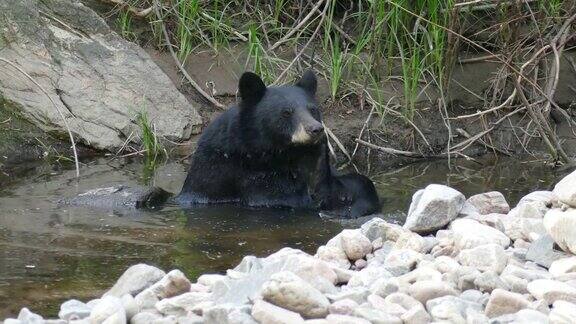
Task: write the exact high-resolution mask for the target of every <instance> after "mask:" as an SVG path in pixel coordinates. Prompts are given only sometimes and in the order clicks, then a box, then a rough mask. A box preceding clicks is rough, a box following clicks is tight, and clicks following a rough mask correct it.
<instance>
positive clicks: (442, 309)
mask: <svg viewBox="0 0 576 324" xmlns="http://www.w3.org/2000/svg"><path fill="white" fill-rule="evenodd" d="M468 308H470V309H473V310H476V311H479V312H480V311H482V305H481V304H478V303H474V302H471V301H468V300H465V299H462V298H459V297H456V296H443V297H439V298H435V299H431V300H429V301H428V302H427V303H426V309H427V310H428V313H430V315H431V316H432V319H434V320H435V321H449V322H453V323H466V310H467V309H468Z"/></svg>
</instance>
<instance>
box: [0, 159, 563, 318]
mask: <svg viewBox="0 0 576 324" xmlns="http://www.w3.org/2000/svg"><path fill="white" fill-rule="evenodd" d="M481 163H482V164H478V163H474V162H469V161H464V160H462V161H457V162H456V163H455V164H454V165H453V166H452V168H451V169H448V167H447V164H446V161H434V162H427V163H419V164H412V165H408V166H406V167H404V168H400V169H396V170H392V171H387V172H382V173H381V174H377V175H374V179H375V181H376V182H377V189H378V191H379V193H380V196H381V197H382V200H383V202H384V207H383V213H384V217H386V218H387V219H388V220H390V221H395V222H402V221H403V219H404V217H405V211H406V210H407V208H408V205H409V203H410V199H411V196H412V194H413V193H414V191H415V190H417V189H419V188H422V187H424V186H426V185H427V184H430V183H444V184H449V185H451V186H453V187H455V188H457V189H459V190H461V191H462V192H463V193H465V194H466V195H471V194H475V193H479V192H484V191H488V190H499V191H501V192H503V193H504V195H505V196H506V197H507V198H508V199H509V200H510V202H511V203H515V202H516V201H517V200H518V199H519V198H520V197H521V196H522V195H524V194H526V193H527V192H529V191H533V190H537V189H540V190H542V189H548V188H550V187H551V185H552V184H553V183H554V182H555V181H556V179H557V177H558V175H557V174H555V172H553V170H551V169H548V168H547V167H543V166H542V165H541V164H540V163H530V162H526V163H522V162H518V161H515V160H511V159H508V160H505V161H494V160H488V159H487V160H483V161H481ZM144 167H145V166H144V165H143V164H142V163H139V162H135V161H131V160H115V161H111V162H110V161H109V160H106V159H100V160H96V161H92V162H90V163H89V164H88V165H87V166H85V167H83V168H82V178H81V179H80V181H77V180H76V179H74V171H72V170H67V169H62V168H60V167H58V166H53V165H45V164H35V165H31V166H27V167H24V170H26V172H23V173H20V174H19V175H18V177H16V178H10V179H11V180H10V182H8V183H5V184H3V185H0V206H1V208H0V318H5V317H6V316H9V315H14V314H15V313H16V312H17V311H18V310H19V309H20V308H21V307H22V306H24V305H29V306H31V308H32V310H33V311H37V312H41V313H42V314H45V315H51V316H55V315H56V314H57V312H58V305H59V304H60V303H61V302H62V301H64V300H66V299H70V298H79V299H84V300H88V299H91V298H94V297H95V296H98V295H99V294H101V292H102V291H103V290H105V289H107V288H109V287H110V286H111V285H112V284H113V282H114V281H115V280H116V279H117V277H118V276H119V274H120V273H121V272H122V271H124V270H125V269H126V268H127V267H128V266H129V265H132V264H134V263H137V262H146V263H150V264H154V265H157V266H159V267H161V268H163V269H166V270H168V269H173V268H179V269H181V270H183V271H184V272H185V273H186V274H187V275H188V276H189V277H190V278H195V277H196V276H197V275H198V274H200V273H204V272H218V271H224V270H225V269H228V268H230V267H233V266H234V265H235V264H236V263H238V262H239V261H240V259H241V258H242V256H243V255H247V254H255V255H266V254H268V253H270V252H273V251H275V250H277V249H279V248H281V247H284V246H291V247H296V248H301V249H303V250H305V251H308V252H314V251H315V249H316V248H317V246H318V245H319V244H322V243H324V242H325V241H326V240H327V239H329V238H330V237H332V236H333V235H334V234H335V233H337V232H339V231H340V230H341V229H342V227H343V226H351V225H353V223H349V222H344V223H339V222H335V221H330V220H323V219H321V218H319V217H318V216H317V215H316V213H314V212H310V211H301V210H285V209H268V210H257V209H249V208H237V207H231V206H218V207H211V208H200V209H187V210H184V209H181V208H179V207H177V206H169V207H167V208H164V209H162V210H159V211H154V212H149V211H148V212H147V211H132V212H123V213H118V212H109V211H102V210H90V209H78V208H61V207H58V206H57V205H56V204H55V203H54V201H56V200H57V199H59V198H61V197H65V196H71V195H75V194H77V193H80V192H84V191H86V190H88V189H93V188H97V187H103V186H109V185H117V184H127V185H133V184H138V183H140V184H141V183H142V182H148V181H150V182H151V183H154V184H155V185H157V186H161V187H162V188H164V189H166V190H168V191H172V192H177V191H178V190H179V189H180V186H181V184H182V182H183V181H184V178H185V173H186V167H185V166H183V165H181V164H178V163H168V164H164V165H161V166H159V167H158V168H157V169H156V171H155V172H154V173H150V174H145V175H144V176H143V174H142V170H143V168H144Z"/></svg>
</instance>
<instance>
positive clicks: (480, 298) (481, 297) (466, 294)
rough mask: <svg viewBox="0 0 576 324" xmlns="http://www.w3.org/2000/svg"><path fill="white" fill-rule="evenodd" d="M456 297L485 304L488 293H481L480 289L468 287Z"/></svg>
mask: <svg viewBox="0 0 576 324" xmlns="http://www.w3.org/2000/svg"><path fill="white" fill-rule="evenodd" d="M458 297H460V298H462V299H465V300H468V301H471V302H474V303H478V304H482V305H486V303H488V298H489V297H490V296H489V295H488V294H484V293H482V292H481V291H480V290H476V289H468V290H464V291H463V292H462V293H461V294H460V296H458Z"/></svg>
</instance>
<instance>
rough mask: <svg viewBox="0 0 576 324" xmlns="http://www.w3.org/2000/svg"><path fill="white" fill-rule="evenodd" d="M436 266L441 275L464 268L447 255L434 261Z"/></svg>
mask: <svg viewBox="0 0 576 324" xmlns="http://www.w3.org/2000/svg"><path fill="white" fill-rule="evenodd" d="M434 266H435V267H436V269H437V270H438V271H439V272H440V273H447V272H455V271H457V270H458V269H459V268H460V267H462V265H461V264H460V263H458V261H456V260H454V259H453V258H451V257H449V256H445V255H441V256H439V257H437V258H436V259H434Z"/></svg>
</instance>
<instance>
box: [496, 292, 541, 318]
mask: <svg viewBox="0 0 576 324" xmlns="http://www.w3.org/2000/svg"><path fill="white" fill-rule="evenodd" d="M529 305H530V302H529V301H528V299H526V297H524V296H522V295H520V294H516V293H513V292H509V291H505V290H502V289H495V290H494V291H493V292H492V294H491V295H490V299H488V304H487V305H486V311H485V314H486V316H488V317H489V318H493V317H498V316H501V315H504V314H513V313H516V312H518V311H519V310H521V309H524V308H528V306H529Z"/></svg>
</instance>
